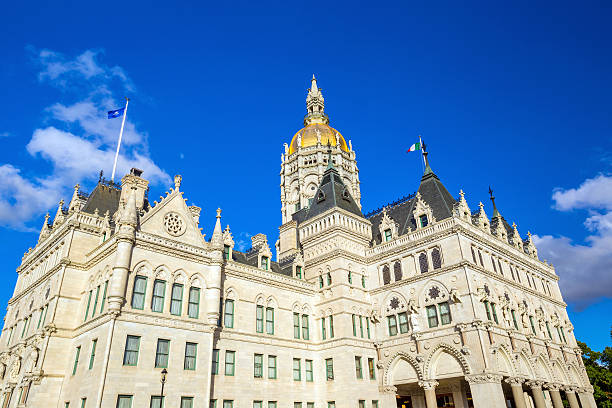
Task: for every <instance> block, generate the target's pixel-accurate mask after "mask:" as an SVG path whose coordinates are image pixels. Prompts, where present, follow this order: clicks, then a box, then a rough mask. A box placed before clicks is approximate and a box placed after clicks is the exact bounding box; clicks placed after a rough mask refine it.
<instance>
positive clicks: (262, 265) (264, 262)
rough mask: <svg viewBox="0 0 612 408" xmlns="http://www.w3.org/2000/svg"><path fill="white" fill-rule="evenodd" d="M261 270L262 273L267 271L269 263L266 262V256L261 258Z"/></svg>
mask: <svg viewBox="0 0 612 408" xmlns="http://www.w3.org/2000/svg"><path fill="white" fill-rule="evenodd" d="M261 268H262V269H263V270H264V271H267V270H268V268H269V261H268V257H267V256H262V257H261Z"/></svg>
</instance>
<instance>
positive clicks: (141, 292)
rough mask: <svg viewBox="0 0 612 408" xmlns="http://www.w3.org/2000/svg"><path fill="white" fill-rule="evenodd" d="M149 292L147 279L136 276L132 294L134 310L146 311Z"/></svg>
mask: <svg viewBox="0 0 612 408" xmlns="http://www.w3.org/2000/svg"><path fill="white" fill-rule="evenodd" d="M146 290H147V277H146V276H140V275H136V276H135V277H134V291H133V293H132V308H133V309H141V310H142V309H144V300H145V293H146Z"/></svg>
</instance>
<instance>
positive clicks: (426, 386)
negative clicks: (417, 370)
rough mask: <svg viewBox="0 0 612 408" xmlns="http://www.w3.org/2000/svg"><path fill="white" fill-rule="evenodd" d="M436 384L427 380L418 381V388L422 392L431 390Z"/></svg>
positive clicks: (434, 381)
mask: <svg viewBox="0 0 612 408" xmlns="http://www.w3.org/2000/svg"><path fill="white" fill-rule="evenodd" d="M438 384H439V383H438V382H437V381H436V380H427V381H419V387H421V388H423V389H424V390H426V391H427V390H433V389H434V388H436V387H437V386H438Z"/></svg>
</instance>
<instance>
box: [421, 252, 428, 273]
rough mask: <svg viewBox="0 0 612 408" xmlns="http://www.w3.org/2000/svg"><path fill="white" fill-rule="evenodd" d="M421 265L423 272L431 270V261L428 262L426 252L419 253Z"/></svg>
mask: <svg viewBox="0 0 612 408" xmlns="http://www.w3.org/2000/svg"><path fill="white" fill-rule="evenodd" d="M419 267H420V268H421V273H427V272H428V271H429V263H428V262H427V254H426V253H425V252H421V255H419Z"/></svg>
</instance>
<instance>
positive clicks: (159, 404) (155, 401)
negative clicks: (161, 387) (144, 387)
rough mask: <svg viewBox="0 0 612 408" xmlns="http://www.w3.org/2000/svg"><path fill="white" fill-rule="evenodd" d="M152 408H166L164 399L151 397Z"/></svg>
mask: <svg viewBox="0 0 612 408" xmlns="http://www.w3.org/2000/svg"><path fill="white" fill-rule="evenodd" d="M149 407H150V408H164V397H161V396H159V395H152V396H151V404H150V405H149Z"/></svg>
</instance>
